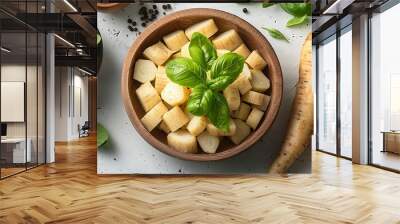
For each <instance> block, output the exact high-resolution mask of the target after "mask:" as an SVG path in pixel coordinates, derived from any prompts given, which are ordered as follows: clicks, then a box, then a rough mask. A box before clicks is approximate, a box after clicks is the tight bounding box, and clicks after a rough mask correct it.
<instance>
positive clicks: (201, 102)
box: [186, 85, 212, 116]
mask: <svg viewBox="0 0 400 224" xmlns="http://www.w3.org/2000/svg"><path fill="white" fill-rule="evenodd" d="M211 101H212V91H211V90H210V89H207V87H205V86H203V85H198V86H196V87H194V88H193V89H192V93H191V94H190V97H189V100H188V103H187V105H186V108H187V110H188V111H189V112H190V113H192V114H193V115H196V116H202V115H205V114H207V111H209V110H210V105H211Z"/></svg>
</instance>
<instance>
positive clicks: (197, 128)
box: [186, 116, 207, 136]
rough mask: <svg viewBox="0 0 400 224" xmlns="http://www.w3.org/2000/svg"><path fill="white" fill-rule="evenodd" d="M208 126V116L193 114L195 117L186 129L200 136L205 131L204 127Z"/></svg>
mask: <svg viewBox="0 0 400 224" xmlns="http://www.w3.org/2000/svg"><path fill="white" fill-rule="evenodd" d="M206 127H207V118H206V117H204V116H193V118H192V119H191V120H190V121H189V123H188V125H187V127H186V129H187V130H188V131H189V132H190V134H192V135H194V136H198V135H199V134H201V133H202V132H203V131H204V129H206Z"/></svg>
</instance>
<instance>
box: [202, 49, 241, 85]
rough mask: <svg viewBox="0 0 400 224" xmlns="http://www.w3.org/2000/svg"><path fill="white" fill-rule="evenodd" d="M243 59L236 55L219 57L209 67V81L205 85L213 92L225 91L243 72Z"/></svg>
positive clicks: (229, 54) (228, 54) (227, 54)
mask: <svg viewBox="0 0 400 224" xmlns="http://www.w3.org/2000/svg"><path fill="white" fill-rule="evenodd" d="M243 65H244V58H243V57H242V56H240V55H238V54H236V53H231V52H229V53H226V54H224V55H222V56H221V57H219V58H218V59H217V60H215V61H214V63H213V64H212V66H211V72H210V79H211V80H209V81H208V82H207V84H208V86H209V87H210V88H211V89H213V90H215V91H220V90H223V89H225V88H226V87H227V86H228V85H229V84H231V83H232V82H233V81H235V80H236V78H237V77H238V76H239V74H240V73H241V72H242V70H243Z"/></svg>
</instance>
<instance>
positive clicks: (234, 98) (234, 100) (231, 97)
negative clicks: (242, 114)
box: [223, 85, 240, 111]
mask: <svg viewBox="0 0 400 224" xmlns="http://www.w3.org/2000/svg"><path fill="white" fill-rule="evenodd" d="M223 93H224V96H225V99H226V101H227V102H228V106H229V110H230V111H234V110H237V109H239V106H240V93H239V89H238V88H237V87H235V86H232V85H229V86H228V87H226V88H225V89H224V91H223Z"/></svg>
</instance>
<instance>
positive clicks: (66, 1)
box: [64, 0, 78, 12]
mask: <svg viewBox="0 0 400 224" xmlns="http://www.w3.org/2000/svg"><path fill="white" fill-rule="evenodd" d="M64 3H65V4H67V5H68V6H69V7H70V8H71V9H72V10H73V11H74V12H78V10H77V9H76V8H75V6H73V5H72V4H71V3H70V2H69V1H68V0H64Z"/></svg>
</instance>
